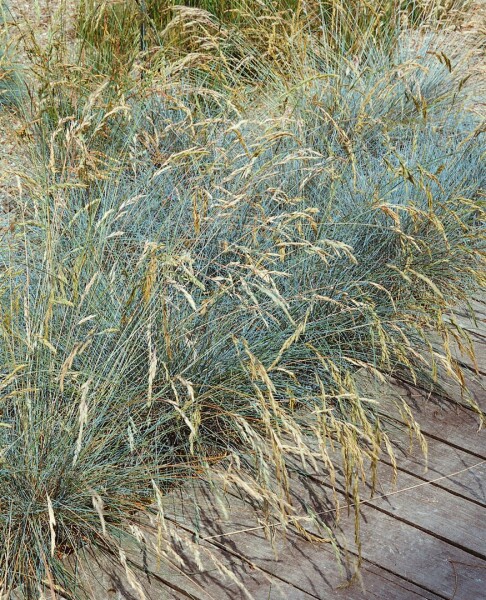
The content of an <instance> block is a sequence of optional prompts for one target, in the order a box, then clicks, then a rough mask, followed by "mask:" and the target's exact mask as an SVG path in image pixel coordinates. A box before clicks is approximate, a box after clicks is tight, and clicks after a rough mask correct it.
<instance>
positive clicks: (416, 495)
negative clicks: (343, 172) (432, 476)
mask: <svg viewBox="0 0 486 600" xmlns="http://www.w3.org/2000/svg"><path fill="white" fill-rule="evenodd" d="M474 472H475V474H476V475H477V476H478V477H482V478H484V476H485V475H486V463H485V464H483V465H481V466H480V467H477V468H476V469H475V470H474ZM391 476H392V469H391V467H389V466H388V465H384V464H381V465H380V466H379V468H378V479H379V487H378V490H379V492H378V494H377V495H376V497H375V498H373V499H372V500H371V504H372V506H373V507H374V508H377V509H380V510H381V511H382V512H384V513H386V514H388V515H390V516H392V517H395V518H399V519H401V520H402V521H404V522H406V523H408V524H410V525H412V526H413V527H417V528H420V529H422V530H423V531H426V532H427V533H430V534H431V535H433V536H436V537H437V538H439V539H442V540H444V541H446V542H447V543H449V544H452V545H454V546H456V547H458V548H461V549H462V550H463V551H464V552H467V553H468V554H471V555H473V556H477V557H478V558H481V559H483V560H485V561H486V509H485V508H484V507H480V506H478V505H477V504H474V503H472V502H469V501H468V500H466V499H464V498H459V497H457V496H454V495H452V494H450V493H449V492H448V491H446V490H443V489H439V488H437V487H434V486H431V485H429V484H428V483H426V482H423V481H421V480H419V479H417V478H416V477H414V476H412V475H408V474H406V473H403V472H401V473H399V475H398V480H397V483H396V485H392V484H391V483H390V479H391ZM382 495H385V497H380V496H382ZM485 564H486V563H485Z"/></svg>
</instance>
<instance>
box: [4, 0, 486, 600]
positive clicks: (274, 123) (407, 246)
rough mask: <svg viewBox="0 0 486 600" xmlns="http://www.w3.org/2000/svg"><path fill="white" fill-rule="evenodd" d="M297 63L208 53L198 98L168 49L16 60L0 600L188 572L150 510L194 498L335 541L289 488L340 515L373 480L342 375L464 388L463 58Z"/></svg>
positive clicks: (473, 217)
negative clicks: (240, 502)
mask: <svg viewBox="0 0 486 600" xmlns="http://www.w3.org/2000/svg"><path fill="white" fill-rule="evenodd" d="M298 4H299V6H298V8H299V10H303V7H302V5H301V3H298ZM302 4H303V3H302ZM83 6H85V7H86V6H88V3H87V2H85V3H84V4H83ZM106 6H108V5H106ZM199 8H201V7H199ZM203 8H205V9H210V8H211V7H209V6H205V7H203ZM285 8H288V7H287V6H286V7H285ZM290 8H293V7H290ZM122 9H124V7H123V6H121V5H120V7H119V8H117V10H122ZM244 16H245V15H244V14H243V13H242V14H241V18H242V19H243V18H244ZM118 17H120V15H118ZM118 17H117V18H118ZM205 18H206V17H205ZM120 19H121V17H120ZM101 22H102V20H100V23H101ZM119 22H120V24H123V27H124V26H125V25H124V21H122V20H120V21H119ZM254 22H258V21H254ZM260 22H261V21H260ZM208 23H213V21H212V20H211V19H210V20H209V21H208ZM325 23H326V21H323V25H322V26H323V27H324V26H325ZM199 25H200V24H198V26H199ZM123 27H122V28H121V29H120V31H121V30H122V29H123ZM166 33H167V32H166ZM117 35H118V34H117ZM311 35H314V34H311V33H309V31H307V32H306V33H305V35H304V34H303V35H302V37H298V38H296V40H297V39H298V40H299V42H297V41H296V40H292V41H291V43H289V45H288V48H290V49H292V48H294V47H296V46H297V44H298V43H299V44H300V42H302V40H305V39H312V38H311ZM206 39H207V38H206ZM336 39H338V37H336ZM134 40H135V38H134ZM134 43H137V41H136V40H135V41H134ZM194 43H195V44H198V43H200V40H197V39H196V40H194ZM31 48H33V47H32V46H31ZM212 50H213V49H211V51H212ZM76 51H77V50H76ZM157 51H159V50H158V49H156V50H154V53H156V52H157ZM145 52H146V51H145V49H144V50H143V54H144V55H145ZM32 53H34V54H35V49H34V50H32ZM292 54H293V57H294V59H295V61H296V63H295V64H299V65H300V68H299V69H296V70H295V71H294V72H293V73H292V75H287V76H285V77H284V76H283V75H280V71H279V69H278V68H277V67H275V66H274V63H273V64H272V60H273V59H272V58H269V59H268V60H267V59H264V60H262V61H260V62H256V61H255V63H254V65H253V67H254V68H253V67H252V69H251V70H250V71H247V72H245V74H244V76H242V77H237V76H234V75H233V76H232V77H233V78H232V79H230V75H231V70H232V69H231V68H229V67H228V65H227V64H225V63H224V61H225V60H226V56H225V55H224V54H223V55H222V54H221V53H220V52H219V50H218V52H215V53H214V54H212V60H213V62H212V65H216V64H218V61H219V62H220V63H222V64H223V66H222V67H221V70H222V72H224V73H227V74H228V77H227V78H220V79H218V85H214V81H215V79H214V78H211V77H209V76H208V72H206V76H207V78H206V79H205V78H204V77H203V76H202V75H201V70H200V68H199V66H198V65H197V64H194V65H192V64H187V63H183V62H182V63H181V62H180V57H176V59H175V62H172V61H171V60H169V58H170V57H167V56H165V57H164V58H163V60H162V59H160V62H159V63H158V65H159V66H161V65H162V66H163V67H164V68H163V69H162V68H161V69H160V70H154V71H152V72H149V71H148V70H147V71H146V72H145V77H143V78H140V79H139V78H136V79H131V78H130V76H128V77H127V79H126V80H124V81H126V82H128V83H126V84H123V85H122V83H121V80H120V79H117V78H114V77H111V76H109V77H105V76H106V73H105V74H104V75H102V73H101V71H102V69H100V70H99V71H96V72H95V73H93V72H92V71H90V70H89V69H86V70H85V69H84V68H83V65H80V66H79V69H77V70H75V71H74V72H73V71H68V69H67V68H66V65H67V62H68V61H67V60H65V58H64V59H63V60H62V61H61V60H59V61H57V60H53V61H52V62H49V61H43V60H42V59H41V60H39V59H38V62H37V63H36V64H37V65H38V66H39V67H40V65H41V64H44V66H45V68H44V70H42V69H40V68H39V69H36V73H37V77H38V80H37V87H36V88H35V89H33V90H32V93H31V98H32V99H33V100H32V105H31V107H30V110H32V111H33V115H32V114H31V115H30V116H31V117H32V116H35V119H34V124H33V126H32V131H31V143H32V147H33V152H32V155H33V161H32V172H30V173H26V174H23V175H21V174H19V180H18V181H19V195H18V198H17V204H16V206H15V210H13V211H12V212H11V213H10V214H9V215H3V216H2V217H1V219H2V224H1V225H2V228H1V231H2V237H1V239H0V265H1V268H0V313H1V318H0V333H1V338H2V343H1V344H0V364H1V377H0V390H1V397H2V405H1V412H0V539H2V540H4V542H3V544H2V546H0V590H1V592H2V594H7V593H9V592H10V591H12V590H17V593H21V594H23V596H24V597H25V598H29V599H30V598H38V597H39V595H41V594H46V595H47V594H48V593H52V594H55V593H58V594H60V595H61V596H64V597H68V598H82V597H86V595H87V588H86V587H85V588H83V586H82V582H81V579H82V578H80V577H79V569H80V564H83V561H85V560H86V558H88V560H89V558H90V557H92V556H93V555H96V554H99V553H101V554H103V555H105V557H107V558H109V559H111V560H113V561H116V562H117V563H118V564H119V565H121V567H122V568H123V569H124V571H125V575H126V577H127V581H128V582H129V584H130V586H131V588H132V590H133V591H134V592H135V593H137V594H138V596H139V597H141V598H143V590H142V588H141V586H140V583H139V576H138V574H137V572H136V569H135V567H134V564H133V561H131V559H130V557H129V556H128V557H127V554H126V545H127V544H130V543H131V544H136V545H138V546H139V547H140V548H141V549H142V550H143V552H144V553H147V554H148V555H150V557H149V558H147V560H154V561H155V560H157V559H158V560H160V559H163V560H169V561H170V562H176V563H178V564H179V563H180V564H181V566H182V568H183V565H184V563H183V562H181V561H182V557H181V552H180V549H179V548H180V544H181V534H180V532H179V530H178V529H177V528H176V527H175V525H174V524H173V523H172V524H171V523H170V522H168V519H166V515H165V511H164V506H165V504H164V499H165V497H166V495H168V494H169V493H170V492H171V491H173V490H175V489H177V488H179V487H181V486H183V485H184V484H188V483H192V482H196V481H204V482H206V484H207V485H208V486H209V489H210V490H211V493H212V494H213V498H214V502H215V503H216V502H221V504H223V503H222V499H223V497H224V495H225V494H229V493H238V494H239V495H241V496H242V497H243V498H246V500H247V501H248V503H249V504H250V505H251V506H252V508H253V510H254V511H255V516H256V518H257V519H259V520H260V522H262V523H265V525H266V526H268V529H267V531H270V529H272V527H273V526H274V525H276V524H279V525H282V526H283V527H284V529H287V528H292V529H295V530H297V531H298V532H299V533H300V534H301V535H303V536H304V537H306V538H307V539H311V540H312V541H315V542H316V541H320V542H323V541H332V542H335V539H334V535H333V531H332V526H331V523H330V522H328V521H325V520H322V521H321V520H319V519H318V518H316V517H315V516H314V517H312V520H311V523H312V527H310V528H304V527H303V526H302V524H301V521H300V520H299V518H300V516H302V512H301V511H302V508H301V507H300V506H299V504H298V502H296V501H295V498H293V497H292V494H291V491H290V485H289V482H290V479H291V473H292V472H295V470H296V469H299V470H300V471H303V472H316V471H317V472H319V473H320V474H321V475H323V476H325V477H326V478H327V481H328V482H329V486H330V492H329V496H330V498H331V501H332V503H333V506H334V508H335V509H336V514H337V513H338V508H339V506H338V504H339V503H338V494H339V493H341V492H343V493H344V494H345V495H346V497H347V498H348V499H349V500H350V501H351V502H353V503H354V504H355V505H356V506H357V507H358V509H359V502H360V498H361V495H362V490H363V487H364V484H365V483H368V484H369V485H371V487H373V485H374V482H375V475H376V467H377V463H378V460H379V459H380V457H381V456H383V455H387V456H388V457H389V458H390V460H391V462H392V464H395V463H394V460H395V459H394V450H393V444H392V440H391V438H390V436H389V432H388V430H387V427H386V418H384V416H383V414H382V412H381V406H380V398H375V397H369V394H367V393H365V391H364V388H363V387H362V384H361V376H362V375H363V374H367V375H368V376H371V377H372V378H374V379H375V380H376V381H378V382H382V381H384V380H385V377H393V376H396V377H399V378H401V379H404V380H406V381H409V382H411V383H412V384H414V385H419V386H421V387H423V388H426V389H427V390H429V391H430V392H441V385H440V383H441V382H440V380H439V379H438V377H437V373H438V372H439V371H441V372H443V371H446V372H447V373H448V374H449V377H451V378H453V379H454V380H455V381H457V382H458V383H459V384H462V383H463V379H462V374H461V372H460V369H459V366H458V365H457V363H456V362H455V361H454V360H453V359H452V357H451V356H450V352H449V351H448V348H449V346H450V342H451V341H452V340H455V341H457V342H459V343H460V344H462V345H463V346H464V347H466V346H467V339H466V338H465V337H464V336H462V335H461V332H460V331H459V330H457V329H456V328H455V327H454V326H453V325H452V324H450V323H449V322H448V321H447V320H446V319H444V318H443V316H444V314H445V312H447V310H448V308H449V307H450V306H451V305H452V304H453V303H455V302H457V301H460V300H465V299H466V298H467V297H468V294H470V293H472V292H473V291H474V290H476V289H477V287H478V286H479V285H484V280H485V274H484V250H485V244H484V197H483V196H482V193H483V192H482V190H483V189H484V169H483V168H482V165H483V161H484V152H483V151H482V147H481V143H480V141H481V139H482V136H484V133H481V123H480V122H479V121H478V120H477V118H476V117H475V116H474V115H473V114H472V113H470V112H469V111H468V110H466V108H465V107H466V100H467V99H466V98H465V94H464V82H463V79H464V77H463V75H462V73H461V72H460V68H459V67H458V66H457V65H452V64H451V62H450V61H449V60H448V59H447V56H446V55H445V54H440V52H439V50H438V49H437V48H436V47H435V46H434V38H432V37H431V38H428V39H426V40H425V41H424V42H423V43H422V44H419V45H417V44H415V43H413V42H412V43H406V42H405V41H404V40H399V39H397V40H395V47H394V50H393V52H390V49H389V48H387V49H384V48H383V45H382V44H381V43H379V41H378V43H377V44H375V45H373V44H372V43H371V38H370V39H367V41H366V44H364V45H363V46H362V51H361V52H360V53H359V54H358V55H355V57H350V56H348V55H347V54H346V53H343V52H342V51H341V50H339V49H336V47H334V46H332V45H326V44H324V42H322V40H320V41H319V42H315V43H314V44H312V45H308V46H304V47H303V48H300V51H299V54H298V56H297V57H296V55H295V54H294V53H293V51H292ZM78 56H82V54H79V55H78ZM228 56H229V54H228ZM134 57H135V58H134V60H139V59H140V55H134ZM279 62H280V63H281V58H279V59H278V60H277V61H276V63H279ZM89 64H91V63H90V62H89ZM110 64H113V63H110ZM259 64H260V65H261V66H262V71H261V72H260V81H259V82H258V84H256V83H255V82H256V79H255V73H256V74H257V75H258V70H255V68H256V67H257V66H258V65H259ZM174 65H176V66H174ZM212 69H213V67H211V71H210V73H211V74H212V73H213V72H214V71H213V70H212ZM458 71H459V73H458V74H457V75H456V73H457V72H458ZM66 82H68V84H66ZM221 82H223V83H221ZM204 83H208V85H207V86H205V85H204ZM49 84H52V85H49ZM53 90H56V91H58V92H59V93H58V94H55V93H54V92H53ZM28 114H29V113H28V111H27V110H26V115H28ZM34 157H35V158H34ZM431 333H435V334H436V336H438V337H439V339H441V340H442V343H443V351H438V350H437V348H436V347H435V346H434V347H433V346H432V344H431V342H430V341H429V339H430V334H431ZM464 394H465V398H466V399H467V400H468V401H469V402H470V405H471V406H472V407H473V408H474V409H475V410H476V411H477V412H478V413H479V414H480V410H479V408H478V407H477V406H476V405H475V403H474V400H473V399H472V398H469V397H468V395H467V390H465V391H464ZM397 408H398V410H399V411H400V412H401V414H402V415H403V418H404V419H405V420H406V421H407V422H408V425H409V428H410V430H411V432H412V433H413V434H414V435H415V436H416V437H417V438H418V441H419V443H420V444H421V445H422V448H423V450H424V451H426V444H425V440H424V438H423V436H422V435H421V433H420V428H419V427H418V424H417V423H416V422H415V420H414V417H413V412H412V411H411V409H410V407H409V406H408V405H407V404H406V403H405V402H403V403H399V404H398V406H397ZM480 418H481V415H480ZM358 509H357V510H356V515H357V517H356V519H357V520H356V538H357V541H358V547H359V544H360V540H359V510H358ZM148 532H156V533H157V538H156V539H157V543H156V544H154V545H153V547H152V546H150V547H149V548H147V546H148V544H147V543H146V536H147V535H148ZM197 533H198V532H197V531H196V536H195V540H196V541H194V539H187V540H186V541H185V542H184V543H185V544H186V546H187V549H188V550H190V552H192V554H193V556H199V553H206V554H207V553H208V551H207V550H204V548H203V547H202V546H201V545H198V544H197ZM206 558H207V559H208V560H210V561H212V562H213V563H214V565H215V566H216V568H217V570H218V572H219V573H221V575H222V576H223V575H225V576H229V573H228V572H227V570H225V567H224V565H222V564H221V563H220V562H218V561H217V559H216V558H215V557H212V556H209V555H207V556H206ZM142 570H143V569H142ZM140 590H142V591H141V592H140Z"/></svg>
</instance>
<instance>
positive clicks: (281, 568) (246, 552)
mask: <svg viewBox="0 0 486 600" xmlns="http://www.w3.org/2000/svg"><path fill="white" fill-rule="evenodd" d="M326 506H329V505H327V504H326ZM232 508H233V510H235V513H236V515H237V517H238V525H237V526H235V527H233V525H232V526H231V527H229V523H227V522H226V523H224V519H219V520H218V517H217V510H215V508H214V506H207V507H204V509H203V511H202V514H200V515H199V518H200V519H202V522H203V524H204V532H205V533H204V535H203V539H205V536H209V537H208V538H207V539H206V543H210V544H213V545H214V544H216V545H217V546H218V548H220V549H221V550H222V551H223V552H226V553H227V554H230V555H232V556H239V557H241V560H242V561H245V560H246V561H250V562H251V563H253V564H255V565H257V566H258V567H260V568H262V569H265V570H266V571H267V572H269V573H272V574H273V575H274V576H275V577H278V578H279V579H283V580H285V581H286V582H288V583H289V584H290V585H292V586H294V587H295V589H296V590H299V591H302V590H305V591H306V592H307V593H309V594H310V595H311V596H312V597H313V598H319V599H321V598H322V599H327V598H336V599H337V600H339V599H349V600H358V599H361V598H375V599H381V600H385V599H387V600H406V599H408V598H410V599H411V600H415V599H418V598H429V599H430V600H435V599H437V598H439V596H436V595H435V594H433V593H431V592H428V591H426V590H423V589H421V588H420V587H417V586H415V585H414V584H413V583H412V582H409V581H405V580H403V579H402V578H400V577H397V576H396V575H394V574H393V573H390V572H387V571H384V570H383V569H381V568H380V567H377V566H374V565H372V564H369V563H365V564H364V566H363V568H362V570H361V572H360V579H359V581H356V582H354V583H351V584H349V585H346V582H347V578H348V579H350V578H351V577H352V575H353V573H354V572H355V568H356V559H355V557H354V556H351V557H350V559H351V560H350V563H349V564H347V565H345V571H343V572H340V571H339V570H338V564H339V563H338V562H337V560H336V558H335V556H334V554H333V552H331V551H330V549H329V547H328V546H327V545H325V544H317V545H316V544H312V543H310V542H307V541H305V540H303V539H302V538H301V537H298V536H296V535H295V534H292V533H288V535H287V536H286V537H285V538H282V537H277V538H276V539H275V540H274V548H275V550H276V554H275V552H274V550H273V549H272V547H271V546H270V544H269V542H268V541H267V540H266V539H265V537H264V529H263V528H262V527H260V528H259V527H255V526H254V525H253V523H254V521H253V518H252V515H251V512H250V511H249V509H248V507H247V506H246V505H245V504H244V503H242V501H241V500H238V499H237V498H235V499H234V500H233V501H232ZM223 523H224V524H223ZM346 576H347V578H346ZM267 589H268V586H267V588H265V592H266V590H267ZM262 591H263V590H257V595H256V596H255V598H262V600H263V599H264V598H267V597H268V596H265V595H264V594H263V593H262ZM294 593H295V592H294ZM272 597H273V596H272ZM294 597H295V596H294V595H289V596H288V598H289V600H290V599H292V598H294Z"/></svg>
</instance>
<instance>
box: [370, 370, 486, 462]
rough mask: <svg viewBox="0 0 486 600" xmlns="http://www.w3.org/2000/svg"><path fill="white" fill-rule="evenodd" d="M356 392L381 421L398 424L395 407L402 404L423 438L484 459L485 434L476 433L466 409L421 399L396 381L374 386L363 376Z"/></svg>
mask: <svg viewBox="0 0 486 600" xmlns="http://www.w3.org/2000/svg"><path fill="white" fill-rule="evenodd" d="M360 389H361V391H362V392H363V393H364V394H366V395H367V396H368V397H371V398H373V399H374V400H376V401H377V402H378V404H379V409H378V410H379V412H380V413H381V414H382V416H383V418H384V419H390V418H392V419H395V420H397V421H398V422H402V416H401V415H400V412H399V410H398V408H397V406H396V403H397V402H398V403H401V402H402V401H403V400H405V402H406V403H407V404H408V406H409V407H410V408H411V410H412V413H413V416H414V418H415V419H416V421H417V422H418V423H419V424H420V427H421V430H422V432H423V433H424V434H426V435H428V436H429V437H430V438H434V439H438V440H440V441H442V443H444V444H446V445H448V446H451V447H454V448H457V449H460V450H462V451H463V452H467V453H470V454H473V455H475V456H477V457H479V458H486V430H485V429H482V430H479V419H478V416H477V415H476V414H475V413H474V412H473V411H472V410H470V409H469V408H466V407H465V406H462V405H461V404H458V403H457V402H453V401H450V400H447V399H444V398H437V397H434V396H428V397H425V396H424V394H423V392H421V391H420V390H417V389H415V388H413V387H412V386H408V385H405V384H403V383H402V382H398V381H396V380H393V381H391V382H387V383H383V382H378V381H376V380H374V379H371V378H370V376H369V375H367V374H365V373H363V374H362V376H361V377H360Z"/></svg>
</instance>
